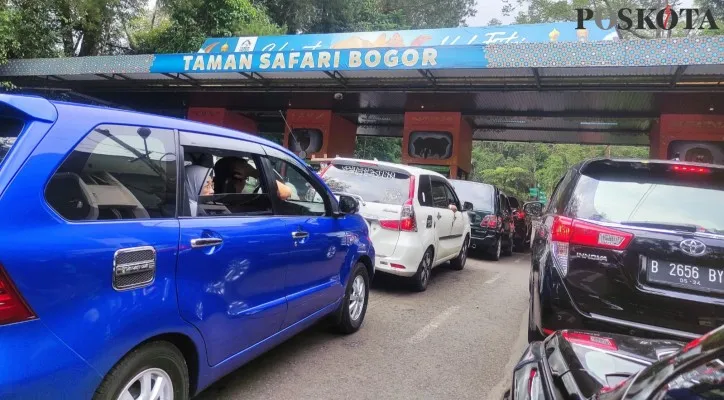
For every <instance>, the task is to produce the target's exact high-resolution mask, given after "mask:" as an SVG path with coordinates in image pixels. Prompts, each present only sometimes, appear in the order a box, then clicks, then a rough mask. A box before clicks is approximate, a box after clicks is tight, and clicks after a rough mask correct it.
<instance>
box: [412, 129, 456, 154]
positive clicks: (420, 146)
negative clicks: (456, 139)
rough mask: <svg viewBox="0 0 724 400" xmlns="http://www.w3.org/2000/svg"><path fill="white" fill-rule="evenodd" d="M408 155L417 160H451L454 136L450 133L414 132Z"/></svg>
mask: <svg viewBox="0 0 724 400" xmlns="http://www.w3.org/2000/svg"><path fill="white" fill-rule="evenodd" d="M408 153H409V154H410V155H411V156H413V157H416V158H431V159H439V160H444V159H447V158H450V155H451V153H452V135H451V134H450V133H449V132H413V133H412V134H411V135H410V145H409V146H408Z"/></svg>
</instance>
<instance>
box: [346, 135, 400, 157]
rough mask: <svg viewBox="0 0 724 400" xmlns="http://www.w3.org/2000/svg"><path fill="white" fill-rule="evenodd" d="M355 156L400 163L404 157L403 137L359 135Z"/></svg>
mask: <svg viewBox="0 0 724 400" xmlns="http://www.w3.org/2000/svg"><path fill="white" fill-rule="evenodd" d="M354 156H355V157H356V158H363V159H367V160H373V159H375V158H376V159H378V160H380V161H389V162H395V163H399V162H400V160H401V159H402V139H401V138H388V137H377V136H359V135H358V136H357V143H356V146H355V150H354Z"/></svg>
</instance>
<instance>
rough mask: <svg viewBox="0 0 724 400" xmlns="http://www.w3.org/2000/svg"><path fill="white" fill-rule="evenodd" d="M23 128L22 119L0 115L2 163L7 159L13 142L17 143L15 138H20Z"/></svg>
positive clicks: (0, 152)
mask: <svg viewBox="0 0 724 400" xmlns="http://www.w3.org/2000/svg"><path fill="white" fill-rule="evenodd" d="M22 130H23V122H22V121H20V120H18V119H14V118H7V117H0V163H2V161H3V160H4V159H5V155H6V154H8V152H9V151H10V148H11V147H12V146H13V144H15V139H17V138H18V135H20V132H21V131H22Z"/></svg>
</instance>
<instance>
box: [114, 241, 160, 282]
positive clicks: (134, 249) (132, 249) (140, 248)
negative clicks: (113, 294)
mask: <svg viewBox="0 0 724 400" xmlns="http://www.w3.org/2000/svg"><path fill="white" fill-rule="evenodd" d="M149 250H150V251H151V252H152V253H153V260H150V261H144V262H135V263H126V264H118V262H117V260H118V256H119V255H122V254H126V253H135V252H139V251H149ZM149 262H150V263H153V268H150V269H147V270H144V271H140V272H147V271H153V276H152V277H151V279H149V280H147V281H145V282H139V283H137V284H135V285H133V286H124V287H117V286H116V279H115V278H116V277H117V276H126V275H132V274H133V273H125V274H118V271H117V268H118V267H119V266H124V265H138V264H143V263H149ZM140 272H139V273H140ZM155 280H156V248H155V247H153V246H138V247H128V248H125V249H118V250H116V252H115V253H113V277H112V278H111V286H113V289H114V290H115V291H117V292H124V291H127V290H133V289H138V288H141V287H145V286H149V285H151V284H153V282H154V281H155Z"/></svg>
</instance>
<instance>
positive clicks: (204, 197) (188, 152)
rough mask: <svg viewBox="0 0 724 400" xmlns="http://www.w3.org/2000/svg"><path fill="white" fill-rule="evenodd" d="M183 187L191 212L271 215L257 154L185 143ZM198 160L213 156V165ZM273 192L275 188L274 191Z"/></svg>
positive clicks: (228, 214) (267, 191) (202, 215)
mask: <svg viewBox="0 0 724 400" xmlns="http://www.w3.org/2000/svg"><path fill="white" fill-rule="evenodd" d="M184 152H185V156H184V157H185V159H186V158H188V159H190V160H192V161H186V163H185V166H184V188H185V195H186V199H187V201H188V205H189V210H190V216H192V217H206V216H236V215H241V216H248V215H271V214H272V202H271V198H270V195H269V192H270V191H269V190H268V188H267V185H266V184H265V180H264V175H263V171H262V170H261V168H260V165H261V159H260V158H259V156H257V155H254V154H250V153H245V152H237V151H227V150H222V149H215V148H202V147H185V148H184ZM198 160H213V164H212V165H213V168H212V167H210V166H209V165H207V164H206V163H199V161H198ZM275 192H276V191H275Z"/></svg>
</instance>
